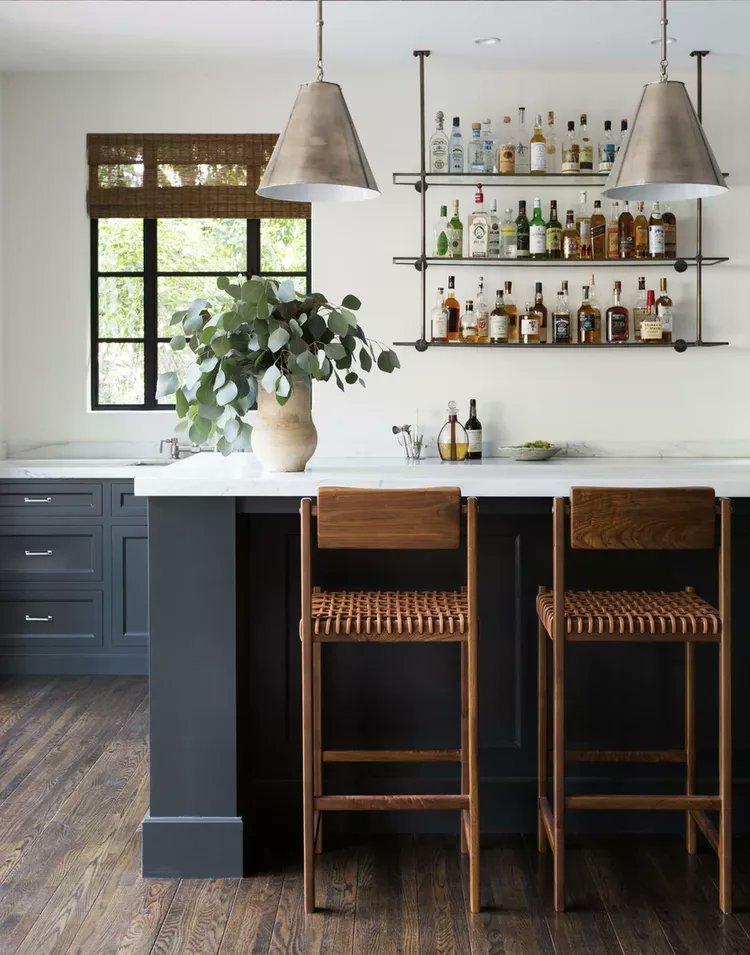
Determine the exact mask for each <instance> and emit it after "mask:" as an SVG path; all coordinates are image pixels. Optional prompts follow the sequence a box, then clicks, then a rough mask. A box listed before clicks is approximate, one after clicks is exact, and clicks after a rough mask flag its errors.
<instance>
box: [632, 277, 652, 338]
mask: <svg viewBox="0 0 750 955" xmlns="http://www.w3.org/2000/svg"><path fill="white" fill-rule="evenodd" d="M648 314H649V312H648V306H647V304H646V278H645V276H643V275H640V276H638V298H637V299H636V302H635V308H634V309H633V337H634V338H635V340H636V341H637V342H639V341H640V340H641V323H642V322H643V320H644V319H645V318H647V317H648Z"/></svg>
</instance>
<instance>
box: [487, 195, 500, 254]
mask: <svg viewBox="0 0 750 955" xmlns="http://www.w3.org/2000/svg"><path fill="white" fill-rule="evenodd" d="M489 219H490V243H489V257H490V258H491V259H497V258H499V257H500V255H501V242H500V216H498V214H497V199H493V200H492V202H491V203H490V213H489Z"/></svg>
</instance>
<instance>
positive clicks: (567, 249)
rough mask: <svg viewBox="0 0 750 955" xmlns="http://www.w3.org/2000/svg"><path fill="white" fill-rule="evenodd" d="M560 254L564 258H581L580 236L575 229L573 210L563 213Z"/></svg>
mask: <svg viewBox="0 0 750 955" xmlns="http://www.w3.org/2000/svg"><path fill="white" fill-rule="evenodd" d="M562 255H563V258H564V259H580V258H581V236H580V235H579V233H578V230H577V229H576V224H575V219H574V218H573V210H572V209H568V211H567V212H566V213H565V228H564V229H563V234H562Z"/></svg>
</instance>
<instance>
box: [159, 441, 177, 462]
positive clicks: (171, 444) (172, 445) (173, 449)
mask: <svg viewBox="0 0 750 955" xmlns="http://www.w3.org/2000/svg"><path fill="white" fill-rule="evenodd" d="M165 444H166V446H167V447H168V448H169V456H170V458H171V459H172V460H173V461H179V459H180V441H179V438H162V439H161V441H160V442H159V454H164V445H165Z"/></svg>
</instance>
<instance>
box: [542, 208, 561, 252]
mask: <svg viewBox="0 0 750 955" xmlns="http://www.w3.org/2000/svg"><path fill="white" fill-rule="evenodd" d="M562 232H563V230H562V225H561V223H560V220H559V219H558V218H557V200H556V199H552V200H551V201H550V204H549V222H548V223H547V231H546V234H545V249H546V251H547V258H548V259H561V258H562Z"/></svg>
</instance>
